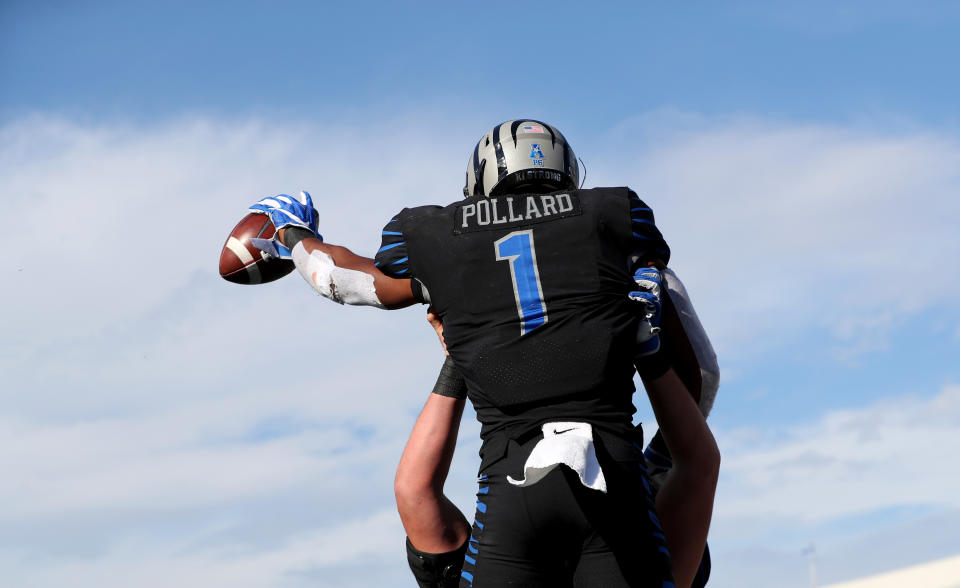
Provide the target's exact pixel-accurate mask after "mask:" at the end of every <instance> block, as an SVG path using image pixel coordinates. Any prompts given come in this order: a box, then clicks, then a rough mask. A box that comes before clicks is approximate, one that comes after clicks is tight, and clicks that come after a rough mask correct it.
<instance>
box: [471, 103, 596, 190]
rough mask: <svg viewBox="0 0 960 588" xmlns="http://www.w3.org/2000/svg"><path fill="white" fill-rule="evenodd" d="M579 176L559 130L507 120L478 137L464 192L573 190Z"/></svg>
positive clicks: (538, 122)
mask: <svg viewBox="0 0 960 588" xmlns="http://www.w3.org/2000/svg"><path fill="white" fill-rule="evenodd" d="M579 179H580V170H579V168H578V166H577V157H576V155H574V154H573V149H571V148H570V145H569V144H568V143H567V140H566V139H565V138H564V137H563V135H562V134H561V133H560V131H558V130H557V129H555V128H554V127H552V126H550V125H548V124H546V123H543V122H540V121H536V120H530V119H519V120H508V121H507V122H504V123H500V124H499V125H497V126H495V127H493V129H492V130H490V131H489V132H487V134H485V135H484V136H483V137H481V138H480V141H479V142H478V143H477V146H476V147H475V148H474V150H473V155H472V156H471V157H470V161H468V162H467V182H466V185H464V187H463V195H464V196H480V195H483V196H495V195H497V194H518V193H523V192H545V191H549V192H552V191H555V190H564V189H576V188H577V187H578V186H579V183H580V182H579Z"/></svg>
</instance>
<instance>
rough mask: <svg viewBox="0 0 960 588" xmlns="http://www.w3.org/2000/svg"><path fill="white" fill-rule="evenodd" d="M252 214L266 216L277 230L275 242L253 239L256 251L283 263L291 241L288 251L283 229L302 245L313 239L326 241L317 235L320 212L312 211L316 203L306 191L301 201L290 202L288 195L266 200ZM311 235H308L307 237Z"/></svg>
mask: <svg viewBox="0 0 960 588" xmlns="http://www.w3.org/2000/svg"><path fill="white" fill-rule="evenodd" d="M250 212H260V213H264V214H266V215H267V216H269V217H270V222H272V223H273V226H274V227H276V232H275V233H274V234H273V238H272V239H256V238H254V239H250V243H252V244H253V246H254V247H257V248H259V249H260V250H261V251H263V252H264V253H267V254H269V255H272V256H274V257H280V258H282V259H289V258H290V249H291V248H292V245H295V243H293V244H291V240H290V239H287V245H291V247H287V246H286V245H284V243H282V242H281V241H280V229H283V228H286V229H288V231H289V230H291V229H292V230H294V231H296V233H298V236H299V237H300V238H299V239H296V241H298V242H299V241H300V239H303V238H304V237H314V238H316V239H320V240H321V241H323V236H321V235H320V233H318V232H317V216H318V213H317V209H316V208H314V207H313V200H312V199H311V198H310V194H309V193H308V192H306V191H301V192H300V197H299V198H291V197H290V196H287V195H286V194H278V195H276V196H269V197H267V198H264V199H262V200H260V201H259V202H257V203H256V204H254V205H253V206H251V207H250ZM308 231H309V233H308Z"/></svg>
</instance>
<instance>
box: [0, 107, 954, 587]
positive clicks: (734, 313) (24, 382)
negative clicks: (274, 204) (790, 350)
mask: <svg viewBox="0 0 960 588" xmlns="http://www.w3.org/2000/svg"><path fill="white" fill-rule="evenodd" d="M461 124H462V125H463V127H464V129H466V130H465V131H464V132H460V130H461V129H459V128H450V127H449V126H447V127H446V128H445V129H444V133H442V134H438V133H436V132H434V130H433V129H423V128H422V127H420V126H418V125H417V124H415V123H414V122H412V121H403V120H400V121H394V122H393V123H390V124H381V125H378V126H377V133H376V135H375V136H360V135H359V134H358V133H357V130H356V129H353V128H340V127H336V126H333V127H327V126H324V127H323V128H321V127H319V126H317V125H313V124H291V123H280V124H277V123H274V122H271V121H252V122H250V121H248V122H244V121H240V122H237V121H221V122H211V121H204V120H185V121H179V122H174V123H171V124H169V125H165V126H160V127H150V128H138V127H135V126H123V125H119V126H109V125H108V126H100V127H96V126H84V125H78V124H75V123H72V122H69V121H64V120H50V119H43V118H36V119H30V120H24V121H20V122H18V123H15V124H12V125H8V126H6V127H3V128H0V195H2V198H3V204H4V207H5V211H6V213H7V218H8V219H14V221H11V222H9V223H8V224H7V226H6V233H5V236H6V237H7V242H8V254H7V255H6V256H3V257H0V275H2V276H4V277H3V284H4V287H3V288H2V289H0V330H2V331H3V332H4V333H5V334H8V337H6V338H5V340H4V341H3V342H0V376H2V379H3V381H4V387H3V389H2V390H0V400H2V401H3V402H4V406H5V410H4V416H3V418H2V419H0V444H2V445H3V446H4V447H14V448H16V451H12V452H3V453H0V468H2V470H3V471H4V472H5V479H8V480H13V481H14V482H13V483H9V484H4V485H0V504H2V505H3V506H0V521H2V522H3V524H2V525H0V527H2V528H3V529H4V530H3V531H0V568H2V569H4V570H5V571H6V570H9V571H10V572H9V573H10V576H9V577H11V578H14V579H17V580H20V579H22V580H23V581H22V582H19V583H20V584H24V585H26V584H29V585H37V586H62V585H65V584H70V585H77V586H81V585H89V586H94V585H95V586H110V585H129V584H137V585H143V586H149V585H157V586H160V585H185V586H189V585H221V584H228V583H229V584H231V585H238V586H276V585H284V583H286V584H287V585H306V584H310V583H311V582H313V583H316V579H317V577H330V576H331V575H335V576H336V577H337V578H338V582H340V581H341V580H342V583H341V584H340V585H343V586H365V585H370V584H371V583H375V582H372V581H371V578H373V577H374V576H376V577H377V578H381V579H382V582H381V584H390V583H391V581H395V579H396V578H397V577H398V575H403V577H404V578H405V577H406V576H405V574H407V572H406V571H405V569H404V566H405V564H404V562H403V554H402V551H401V548H400V546H401V545H402V531H401V530H400V527H399V524H398V521H397V519H396V518H395V517H394V516H393V515H392V509H393V506H392V488H391V485H390V482H391V480H392V477H393V469H394V467H395V464H396V460H397V458H398V456H399V453H400V451H401V449H402V446H403V443H404V441H405V437H406V434H407V432H408V431H409V428H410V426H412V422H413V417H414V416H415V414H416V411H417V410H418V409H419V407H420V405H421V404H422V400H423V398H424V396H425V394H426V393H427V391H428V390H429V389H430V386H431V384H432V380H433V377H434V369H435V367H434V366H437V367H438V366H439V363H440V355H439V350H438V349H437V346H436V342H435V340H434V337H433V334H432V332H431V331H430V330H429V329H428V328H427V327H426V326H425V325H423V324H422V323H423V319H422V314H421V313H422V310H421V309H414V310H408V311H404V312H401V313H390V314H388V313H384V312H380V311H375V310H371V309H358V310H346V309H342V308H340V307H337V306H335V305H333V304H329V303H327V302H325V301H322V300H319V299H316V298H315V297H313V298H312V297H311V296H312V295H311V294H310V292H309V290H307V289H306V287H305V286H304V285H303V284H301V283H300V282H299V278H297V277H295V276H294V277H292V278H289V279H287V280H283V281H281V282H279V283H277V284H273V285H269V286H262V287H239V286H235V285H232V284H227V283H226V282H223V281H222V280H220V279H219V278H218V277H217V276H216V275H215V274H214V264H215V263H216V258H217V256H218V254H219V249H220V246H221V245H222V242H223V239H224V238H225V236H226V233H227V232H228V231H229V229H230V228H231V227H232V226H233V224H234V223H235V222H236V221H237V220H238V219H239V217H241V216H242V215H243V213H244V210H245V207H246V205H247V204H249V203H250V202H252V201H253V200H254V199H256V198H258V197H260V196H261V195H263V194H269V193H273V192H276V191H295V190H297V189H299V188H301V187H303V188H307V189H311V191H312V193H313V195H314V196H315V199H316V201H317V207H318V208H319V209H320V212H321V230H322V232H324V233H325V234H326V236H327V237H328V239H329V240H331V241H333V242H337V243H343V244H346V245H348V246H350V247H352V248H354V249H355V250H357V251H359V252H370V251H372V250H374V248H375V247H376V246H377V244H378V234H379V230H380V227H381V225H382V223H383V222H384V221H385V220H387V219H388V218H389V217H390V216H391V215H392V214H393V213H395V212H396V210H397V209H399V208H400V207H402V206H405V205H408V204H416V203H423V202H441V201H448V200H451V199H453V198H456V197H457V194H458V191H459V188H460V183H461V182H462V168H463V163H464V161H465V159H466V157H465V154H466V151H468V147H465V145H464V141H466V144H467V146H469V142H470V141H472V140H474V139H475V138H476V135H478V133H477V129H478V128H482V127H483V126H484V124H485V123H480V125H478V126H477V127H476V128H474V127H472V126H470V125H469V124H468V122H463V121H461ZM633 124H634V123H629V122H628V123H627V124H626V125H625V127H624V129H620V130H614V131H612V132H611V133H610V134H609V135H607V136H605V137H603V140H605V141H607V142H608V143H610V142H613V139H616V138H617V137H618V136H621V135H617V133H621V134H625V135H622V136H626V135H629V133H630V132H632V131H631V129H633V128H634V127H633V126H631V125H633ZM644 124H645V125H646V128H645V129H644V132H645V133H647V132H649V135H648V136H650V137H651V140H650V141H649V142H647V143H643V144H640V145H638V146H634V145H633V144H632V143H630V142H628V141H620V140H619V139H618V141H619V142H618V145H620V146H626V147H625V148H624V149H621V150H619V151H618V152H617V153H615V154H613V153H611V154H605V153H604V152H603V150H602V149H594V150H593V153H592V154H591V153H590V149H589V145H588V148H587V149H586V150H585V151H581V153H582V154H583V155H584V156H585V157H586V158H587V160H588V164H589V165H590V166H591V170H590V173H591V180H590V183H591V184H594V183H595V182H596V183H598V184H600V183H608V180H609V182H610V183H623V181H624V175H626V176H628V178H627V181H629V182H630V183H631V184H632V185H633V186H634V187H636V188H637V189H638V190H639V191H640V192H641V193H642V194H643V195H644V196H645V197H647V198H648V200H649V201H650V203H651V204H652V205H653V206H654V208H655V209H656V210H657V213H658V219H659V221H660V224H661V225H662V226H663V228H664V231H665V233H666V234H667V236H668V239H669V240H670V242H671V243H672V245H673V247H674V251H675V256H674V260H675V265H676V267H677V268H678V271H679V272H680V273H681V275H682V276H683V277H684V279H685V281H686V282H687V285H688V286H689V287H690V289H691V291H692V292H693V295H694V299H695V301H696V302H697V306H698V310H699V314H700V316H701V317H702V318H703V319H704V322H705V323H706V325H707V327H708V328H709V330H710V332H711V336H713V337H714V338H715V339H716V340H717V342H718V347H721V354H723V353H724V352H726V353H733V347H732V345H734V344H736V345H738V346H743V345H744V343H745V341H746V339H747V338H748V336H757V335H760V336H762V339H763V341H764V345H772V344H776V343H777V342H786V341H790V340H792V339H795V338H796V337H798V336H800V334H802V333H804V332H808V331H809V330H825V331H829V332H830V333H831V336H832V337H833V341H834V342H835V343H836V344H837V346H838V348H839V349H841V350H850V349H855V348H857V346H858V345H862V344H863V343H864V342H865V341H866V342H873V343H876V344H877V345H880V344H882V341H883V339H884V337H885V336H886V334H887V333H888V332H889V330H890V329H891V328H894V327H896V326H897V325H898V324H899V321H902V320H904V319H903V317H904V316H905V315H909V313H912V312H917V311H919V310H921V309H925V308H931V307H935V306H937V305H940V304H943V303H944V301H949V300H951V298H950V297H951V296H953V298H952V300H955V299H956V294H957V292H958V291H960V289H958V283H957V280H958V278H957V276H956V272H953V271H946V270H945V268H949V267H952V266H949V265H948V261H949V260H950V259H953V258H955V257H956V255H957V254H958V253H960V251H958V239H957V237H956V236H955V235H954V231H953V228H952V226H950V224H951V219H955V218H957V214H956V213H957V212H958V211H957V208H956V207H957V206H958V204H957V203H956V202H955V201H954V199H952V198H951V197H950V195H951V194H955V193H956V191H957V187H958V184H960V181H958V176H957V174H958V172H957V170H958V169H960V168H958V167H957V166H956V163H957V161H958V159H960V155H958V153H960V150H958V148H957V145H956V142H955V141H954V140H952V139H950V138H944V137H938V136H934V135H928V134H922V133H915V134H905V135H902V136H895V137H889V136H883V135H880V134H877V133H871V132H861V131H851V130H843V129H836V128H827V127H809V126H801V127H795V126H790V125H787V124H769V123H762V122H742V121H734V122H732V123H725V124H722V125H715V124H712V123H710V122H709V121H697V120H695V119H694V120H692V121H690V120H688V121H687V122H686V126H684V127H681V128H679V129H676V130H669V129H668V130H664V129H662V128H661V129H656V128H652V127H651V125H650V123H649V121H647V122H645V123H644ZM654 126H656V125H654ZM467 127H469V128H467ZM657 133H660V134H659V135H657ZM622 136H621V138H622ZM653 139H656V141H654V140H653ZM595 162H596V163H595ZM425 170H431V173H429V174H426V173H425ZM433 170H438V171H439V172H440V175H434V174H433ZM625 170H630V171H629V173H624V172H625ZM811 260H815V261H816V264H813V263H811ZM891 267H896V268H906V267H909V271H906V272H905V271H903V270H898V273H897V274H893V273H891V271H890V268H891ZM904 273H906V274H908V277H906V278H905V277H904ZM913 276H920V279H916V280H914V279H912V277H913ZM904 281H906V282H907V283H908V284H909V288H907V289H909V295H902V291H903V290H904V289H905V287H904V285H903V284H904ZM717 284H735V285H742V284H746V285H747V286H746V287H742V286H737V287H738V289H737V290H735V295H731V294H729V293H728V292H729V291H730V288H723V287H721V286H718V285H717ZM891 292H893V293H892V294H891ZM742 353H747V351H743V352H742ZM838 353H839V352H838ZM266 366H274V368H275V369H276V370H281V371H282V374H283V375H282V377H281V378H280V380H281V381H280V382H279V383H278V382H277V381H276V375H275V372H274V371H270V370H267V369H266ZM277 366H280V367H277ZM735 375H736V374H735ZM957 396H958V393H957V391H956V388H948V389H946V390H945V391H944V392H943V393H941V394H940V395H939V396H937V397H936V399H934V400H922V399H920V400H916V401H914V402H912V403H907V402H904V406H903V407H897V409H896V410H892V409H891V408H890V406H888V405H883V406H875V407H870V408H868V409H865V410H863V411H855V412H848V413H833V414H830V415H829V416H827V417H824V419H823V421H821V422H818V423H816V424H813V425H807V426H806V427H803V428H799V429H790V430H788V431H779V432H778V433H777V434H774V432H772V431H768V430H764V429H757V430H754V431H744V430H738V431H732V432H730V433H728V434H726V435H724V436H722V437H721V440H722V442H723V444H724V468H725V470H724V472H725V473H724V482H723V485H722V487H721V491H722V494H721V503H720V504H719V506H718V509H717V512H718V530H719V529H722V528H723V527H724V526H725V525H726V526H731V527H732V526H736V524H743V526H744V528H750V526H751V525H753V527H752V528H759V527H762V524H763V521H762V520H760V521H759V522H758V520H757V519H756V518H753V519H750V517H760V518H762V517H767V518H768V519H769V520H778V521H779V520H787V521H790V520H798V521H801V522H802V521H804V520H813V521H822V520H830V519H831V518H832V517H839V516H843V515H844V514H845V513H846V514H849V513H851V512H861V511H863V510H869V509H878V508H884V507H885V506H890V505H895V504H901V503H902V502H903V500H902V497H903V496H905V495H908V494H909V495H910V496H911V497H912V498H911V499H912V500H916V502H917V503H922V504H931V505H939V506H942V507H944V508H946V507H950V506H952V507H956V500H955V498H953V497H955V496H957V495H960V494H958V493H957V488H956V487H955V483H954V482H953V481H951V480H949V479H948V476H947V475H946V474H945V473H943V472H942V469H937V468H934V467H932V466H933V463H934V462H935V461H936V460H938V459H944V458H947V457H949V456H948V455H946V454H944V453H943V450H942V447H944V446H950V443H951V442H952V443H953V445H954V446H955V445H956V442H955V436H950V429H951V427H952V428H953V429H955V428H956V425H957V418H956V415H957V412H956V411H957V404H958V402H957ZM467 418H468V419H470V418H472V417H469V416H468V417H467ZM467 428H468V430H467V431H465V432H464V441H463V443H462V445H461V447H460V450H459V453H458V459H457V465H456V466H455V467H454V471H453V472H452V479H451V483H450V489H451V492H450V493H451V495H452V496H453V497H454V499H455V500H456V501H457V502H458V503H459V504H461V505H462V507H463V508H464V509H465V510H468V511H469V510H471V509H472V506H471V504H472V500H473V498H472V494H473V491H474V488H473V481H472V478H473V475H474V468H475V461H476V457H475V455H476V450H477V441H476V432H477V426H476V424H475V423H470V424H469V426H468V427H467ZM898 432H899V433H898ZM907 433H909V437H906V436H905V437H896V435H897V434H901V435H906V434H907ZM898 439H899V440H900V441H901V442H900V443H898ZM904 439H909V440H910V441H908V442H903V440H904ZM761 442H762V443H763V447H765V448H766V449H764V450H756V449H754V447H756V446H757V445H758V444H759V443H761ZM915 447H923V448H924V452H923V454H922V455H921V456H920V457H919V458H917V457H915V456H914V457H911V456H910V455H908V453H907V452H908V450H909V449H911V448H915ZM884 452H887V453H884ZM885 455H886V456H888V457H891V456H892V457H893V458H894V459H896V460H898V463H897V467H898V469H899V471H902V472H904V473H905V474H909V475H904V476H903V479H902V480H897V481H894V482H893V483H890V482H889V480H886V479H884V478H883V476H882V475H881V474H880V473H878V472H879V468H880V466H881V465H882V463H884V462H883V456H885ZM805 476H810V477H812V478H815V479H813V480H811V479H807V478H806V477H805ZM818 480H819V483H818V482H817V481H818ZM951 493H952V494H951ZM849 494H853V495H854V498H847V496H848V495H849ZM861 494H862V495H863V496H861ZM837 496H841V498H839V499H838V498H837ZM898 497H899V498H898ZM796 500H804V501H808V500H811V501H814V502H813V505H814V506H813V507H811V508H805V509H803V511H802V516H800V515H798V513H797V511H796V509H794V508H793V503H792V502H791V501H796ZM748 519H749V521H747V520H748ZM744 521H747V522H746V523H745V522H744ZM351 537H357V538H358V539H357V541H352V540H347V539H348V538H351ZM371 537H372V538H371ZM357 545H359V546H363V548H364V550H362V552H360V551H355V550H354V548H355V546H357ZM372 554H376V557H374V556H373V555H372ZM378 558H382V560H383V562H385V563H382V564H380V563H371V560H374V559H377V561H380V560H379V559H378ZM351 566H352V567H351ZM150 582H153V584H150Z"/></svg>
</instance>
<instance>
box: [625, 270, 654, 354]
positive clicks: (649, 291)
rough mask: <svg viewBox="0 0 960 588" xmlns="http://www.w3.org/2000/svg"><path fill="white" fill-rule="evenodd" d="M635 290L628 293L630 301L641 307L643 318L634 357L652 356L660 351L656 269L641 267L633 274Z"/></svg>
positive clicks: (638, 330) (638, 329)
mask: <svg viewBox="0 0 960 588" xmlns="http://www.w3.org/2000/svg"><path fill="white" fill-rule="evenodd" d="M633 280H634V281H635V282H636V283H637V289H636V290H634V291H632V292H630V293H629V294H628V296H629V297H630V300H635V301H637V302H638V303H640V304H642V305H643V307H644V308H643V314H644V318H643V320H642V321H640V326H639V327H638V328H637V353H636V357H643V356H646V355H652V354H654V353H656V352H657V351H659V350H660V308H661V299H660V281H661V276H660V272H659V271H658V270H657V269H656V268H652V267H643V268H640V269H638V270H637V272H636V273H635V274H633Z"/></svg>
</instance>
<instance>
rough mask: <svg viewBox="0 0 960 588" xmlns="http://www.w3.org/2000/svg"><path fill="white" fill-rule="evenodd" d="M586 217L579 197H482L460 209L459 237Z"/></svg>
mask: <svg viewBox="0 0 960 588" xmlns="http://www.w3.org/2000/svg"><path fill="white" fill-rule="evenodd" d="M578 214H583V208H582V207H581V205H580V198H579V197H578V196H577V195H576V194H570V193H566V192H564V193H559V194H557V193H555V194H514V195H512V196H493V197H490V198H487V197H486V196H479V197H473V198H468V199H467V200H464V201H463V203H461V204H459V205H457V210H456V213H455V214H454V219H455V226H454V229H453V232H454V233H455V234H460V233H470V232H473V231H488V230H491V229H505V228H509V227H514V226H519V225H529V224H532V223H538V222H545V221H551V220H557V219H561V218H566V217H568V216H574V215H578Z"/></svg>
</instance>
